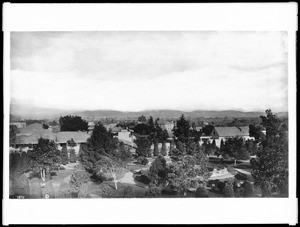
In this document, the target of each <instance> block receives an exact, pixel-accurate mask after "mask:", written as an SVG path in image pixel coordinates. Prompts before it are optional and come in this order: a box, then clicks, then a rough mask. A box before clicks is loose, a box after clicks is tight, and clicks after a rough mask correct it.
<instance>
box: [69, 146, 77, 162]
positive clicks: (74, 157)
mask: <svg viewBox="0 0 300 227" xmlns="http://www.w3.org/2000/svg"><path fill="white" fill-rule="evenodd" d="M70 162H71V163H75V162H76V154H75V150H74V149H70Z"/></svg>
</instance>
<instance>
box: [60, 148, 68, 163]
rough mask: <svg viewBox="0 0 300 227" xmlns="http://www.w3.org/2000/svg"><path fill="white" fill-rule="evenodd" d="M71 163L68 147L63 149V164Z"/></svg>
mask: <svg viewBox="0 0 300 227" xmlns="http://www.w3.org/2000/svg"><path fill="white" fill-rule="evenodd" d="M68 163H69V157H68V150H67V147H66V145H64V146H63V147H62V149H61V164H63V165H67V164H68Z"/></svg>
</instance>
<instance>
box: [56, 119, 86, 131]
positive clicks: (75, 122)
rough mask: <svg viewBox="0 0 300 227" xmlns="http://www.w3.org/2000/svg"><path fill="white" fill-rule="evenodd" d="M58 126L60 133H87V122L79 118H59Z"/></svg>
mask: <svg viewBox="0 0 300 227" xmlns="http://www.w3.org/2000/svg"><path fill="white" fill-rule="evenodd" d="M59 125H60V130H61V131H88V122H87V121H85V120H83V119H82V118H81V117H79V116H71V115H67V116H64V117H60V118H59Z"/></svg>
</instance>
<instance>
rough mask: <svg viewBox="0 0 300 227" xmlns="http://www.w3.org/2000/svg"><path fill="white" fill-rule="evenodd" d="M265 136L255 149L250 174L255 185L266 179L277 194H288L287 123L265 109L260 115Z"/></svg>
mask: <svg viewBox="0 0 300 227" xmlns="http://www.w3.org/2000/svg"><path fill="white" fill-rule="evenodd" d="M261 119H262V123H261V124H262V126H263V127H265V128H266V138H265V140H263V141H262V142H261V144H260V146H259V148H258V151H257V159H256V161H255V164H254V166H253V170H252V175H253V177H254V180H255V183H256V185H260V184H261V183H262V182H263V181H268V182H269V183H270V184H271V186H272V188H274V189H275V190H276V191H277V192H278V194H279V195H281V196H288V174H289V171H288V129H287V125H286V124H285V123H284V122H282V121H281V120H280V119H279V118H277V117H276V115H274V114H273V113H272V111H271V110H266V116H261Z"/></svg>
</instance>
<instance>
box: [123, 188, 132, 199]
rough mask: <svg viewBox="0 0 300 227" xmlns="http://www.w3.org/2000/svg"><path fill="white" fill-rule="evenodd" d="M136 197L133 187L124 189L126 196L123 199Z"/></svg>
mask: <svg viewBox="0 0 300 227" xmlns="http://www.w3.org/2000/svg"><path fill="white" fill-rule="evenodd" d="M134 197H135V192H134V189H133V187H130V186H127V187H126V188H125V189H124V195H123V198H134Z"/></svg>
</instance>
